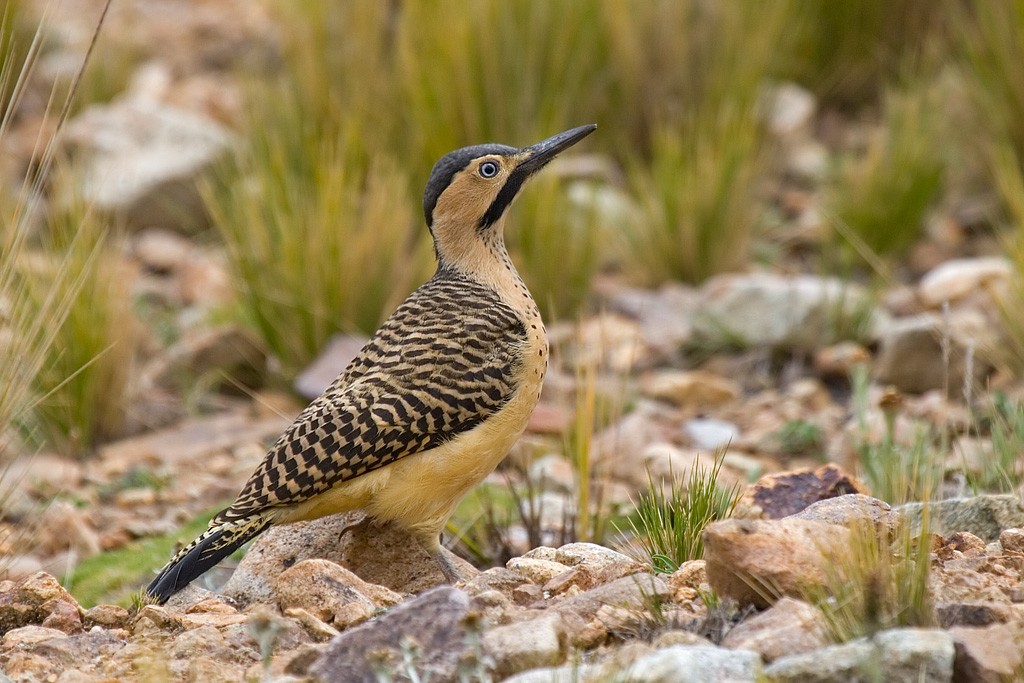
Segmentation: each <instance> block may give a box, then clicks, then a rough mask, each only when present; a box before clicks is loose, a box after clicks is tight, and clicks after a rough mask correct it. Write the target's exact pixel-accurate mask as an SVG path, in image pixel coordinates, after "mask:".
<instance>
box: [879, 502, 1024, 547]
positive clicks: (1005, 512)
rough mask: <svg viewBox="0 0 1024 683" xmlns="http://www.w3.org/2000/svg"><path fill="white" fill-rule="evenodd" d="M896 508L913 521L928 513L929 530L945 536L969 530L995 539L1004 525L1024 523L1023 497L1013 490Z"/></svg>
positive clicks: (919, 520)
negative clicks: (1014, 493)
mask: <svg viewBox="0 0 1024 683" xmlns="http://www.w3.org/2000/svg"><path fill="white" fill-rule="evenodd" d="M896 512H898V513H900V514H902V515H903V516H904V517H905V518H906V519H907V520H908V521H909V522H910V523H912V524H914V525H919V524H920V523H921V519H922V517H923V516H924V515H925V514H927V517H928V525H929V528H930V530H931V531H933V532H935V533H938V534H942V535H943V536H947V535H949V534H952V533H955V532H957V531H966V532H969V533H972V534H974V535H975V536H977V537H978V538H981V539H982V540H985V541H995V540H996V539H998V538H999V533H1000V532H1001V531H1002V530H1003V529H1014V528H1018V527H1024V501H1022V500H1021V499H1020V497H1018V496H1015V495H1013V494H1005V495H984V496H974V497H973V498H950V499H947V500H940V501H934V502H927V503H906V504H905V505H901V506H899V507H898V508H896Z"/></svg>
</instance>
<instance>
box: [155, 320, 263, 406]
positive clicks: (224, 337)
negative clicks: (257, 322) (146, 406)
mask: <svg viewBox="0 0 1024 683" xmlns="http://www.w3.org/2000/svg"><path fill="white" fill-rule="evenodd" d="M266 372H267V350H266V348H265V347H264V345H263V343H262V342H261V341H260V340H259V339H258V338H257V337H256V336H255V335H254V334H253V333H252V332H250V331H249V330H247V329H245V328H243V327H239V326H237V325H224V326H220V327H215V328H213V329H208V330H202V331H201V332H197V333H194V334H190V335H187V336H185V337H184V338H182V339H181V340H179V341H178V342H176V343H175V344H174V345H173V346H171V348H169V349H168V350H167V352H166V353H164V354H161V355H160V356H158V357H157V358H156V359H154V361H153V362H152V363H151V364H150V365H149V367H147V368H146V370H145V373H144V374H145V375H146V377H147V378H148V379H149V380H150V381H152V382H153V383H154V384H156V385H157V386H158V387H161V388H162V389H167V390H170V391H179V390H181V389H182V388H184V387H190V386H194V385H195V384H196V383H197V381H200V380H202V381H207V382H209V381H213V382H215V384H216V385H217V386H220V387H223V388H225V389H228V390H232V391H235V392H237V391H238V387H239V386H242V387H249V388H252V389H256V388H259V387H261V386H262V385H263V378H264V376H265V375H266Z"/></svg>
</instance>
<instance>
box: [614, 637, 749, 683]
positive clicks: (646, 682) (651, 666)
mask: <svg viewBox="0 0 1024 683" xmlns="http://www.w3.org/2000/svg"><path fill="white" fill-rule="evenodd" d="M760 673H761V656H760V655H758V654H757V653H756V652H749V651H747V650H727V649H725V648H722V647H714V646H711V647H707V646H702V645H691V646H686V645H673V646H672V647H667V648H664V649H663V650H658V651H657V652H655V653H654V654H652V655H648V656H647V657H644V658H643V659H640V660H637V661H636V662H634V663H633V665H632V666H630V667H629V668H628V669H627V670H626V671H624V672H622V673H621V674H620V675H619V676H618V677H617V678H616V680H620V681H624V682H628V683H704V682H705V681H729V682H735V683H739V682H740V681H755V680H757V677H758V675H759V674H760Z"/></svg>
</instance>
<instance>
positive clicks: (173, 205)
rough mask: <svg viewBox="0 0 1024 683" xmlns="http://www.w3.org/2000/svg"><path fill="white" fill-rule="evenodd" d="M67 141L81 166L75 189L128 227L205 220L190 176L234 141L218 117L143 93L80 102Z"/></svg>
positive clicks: (190, 227)
mask: <svg viewBox="0 0 1024 683" xmlns="http://www.w3.org/2000/svg"><path fill="white" fill-rule="evenodd" d="M64 142H65V145H66V146H67V147H68V149H69V150H70V151H71V153H72V154H73V155H74V156H75V157H76V158H77V159H78V161H79V162H80V163H79V166H78V167H79V168H81V169H82V177H81V179H80V187H79V192H80V194H81V196H82V197H83V199H84V200H86V201H87V202H90V203H91V204H93V205H95V206H96V207H97V208H98V209H101V210H104V211H110V212H113V213H115V214H118V215H120V216H121V217H123V219H124V220H125V222H126V224H127V225H128V226H129V227H131V228H136V229H138V228H145V227H150V226H160V227H167V228H174V229H177V230H186V231H195V230H197V229H201V228H203V227H205V226H206V225H207V223H208V218H207V216H206V212H205V210H204V208H203V201H202V198H201V197H200V196H199V192H198V187H197V183H196V181H197V180H198V179H199V177H200V176H201V175H202V174H203V173H204V172H205V171H206V170H207V169H209V168H210V167H211V166H212V165H213V164H214V163H215V162H216V161H217V160H218V158H220V157H221V156H222V155H223V154H224V153H225V152H227V151H228V148H229V147H230V145H231V143H232V139H231V135H230V133H229V132H228V131H227V129H225V128H224V127H223V126H221V125H220V124H218V123H217V122H215V121H213V120H211V119H208V118H206V117H203V116H201V115H199V114H196V113H193V112H188V111H184V110H181V109H178V108H176V107H171V106H168V105H166V104H161V103H158V102H154V101H149V100H143V99H127V100H120V101H116V102H112V103H110V104H106V105H96V106H92V107H90V108H88V109H86V110H85V111H84V112H82V114H81V115H79V116H78V117H77V118H76V119H74V120H73V121H71V122H70V123H69V124H68V127H67V130H66V132H65V140H64Z"/></svg>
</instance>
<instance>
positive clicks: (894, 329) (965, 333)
mask: <svg viewBox="0 0 1024 683" xmlns="http://www.w3.org/2000/svg"><path fill="white" fill-rule="evenodd" d="M943 339H946V340H948V343H949V347H950V352H949V362H948V363H947V362H946V359H945V356H944V351H943V344H944V342H943ZM996 341H997V340H996V339H995V337H994V336H993V332H992V328H991V325H990V324H989V323H987V322H986V321H985V320H984V317H983V316H981V315H980V314H978V313H977V312H975V311H969V310H964V311H958V312H956V314H955V315H951V316H950V318H949V321H948V324H947V323H946V322H944V321H943V318H942V317H941V316H939V315H936V314H934V313H923V314H921V315H915V316H911V317H908V318H900V319H899V320H895V321H893V322H892V323H890V324H889V325H888V326H887V327H886V328H885V331H884V333H883V334H882V338H881V345H880V347H879V351H878V358H877V359H876V361H875V368H874V372H875V377H876V378H877V379H878V381H879V382H883V383H886V384H892V385H893V386H895V387H896V388H897V389H899V390H900V391H904V392H908V393H923V392H925V391H930V390H932V389H946V388H947V385H948V388H949V389H950V391H951V392H958V391H959V390H960V387H961V386H962V385H963V378H964V376H965V374H966V372H967V368H968V356H969V352H968V349H969V348H973V349H974V350H975V351H974V352H973V360H971V362H970V365H971V372H972V380H973V381H974V382H975V384H977V385H983V384H984V379H985V377H987V376H988V374H989V372H991V370H992V365H991V364H990V363H989V362H988V361H986V360H985V359H984V358H983V357H982V355H981V351H982V350H983V349H986V348H996V346H995V343H996Z"/></svg>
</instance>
